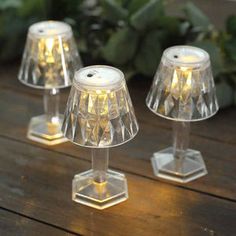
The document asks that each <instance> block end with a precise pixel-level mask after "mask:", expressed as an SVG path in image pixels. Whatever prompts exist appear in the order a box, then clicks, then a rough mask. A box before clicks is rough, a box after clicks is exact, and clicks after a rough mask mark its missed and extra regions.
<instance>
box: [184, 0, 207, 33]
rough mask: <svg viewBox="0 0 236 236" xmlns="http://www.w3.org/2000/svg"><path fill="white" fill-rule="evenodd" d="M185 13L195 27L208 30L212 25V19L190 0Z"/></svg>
mask: <svg viewBox="0 0 236 236" xmlns="http://www.w3.org/2000/svg"><path fill="white" fill-rule="evenodd" d="M184 11H185V14H186V16H187V18H188V19H189V21H190V23H191V24H192V25H193V27H195V28H196V29H197V30H199V31H201V30H204V31H206V30H208V29H209V26H210V21H209V19H208V17H207V16H206V15H204V14H203V12H202V11H201V10H200V9H198V8H197V7H196V6H195V5H194V4H193V3H191V2H188V3H187V4H186V5H185V7H184Z"/></svg>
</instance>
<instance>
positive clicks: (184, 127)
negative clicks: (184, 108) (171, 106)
mask: <svg viewBox="0 0 236 236" xmlns="http://www.w3.org/2000/svg"><path fill="white" fill-rule="evenodd" d="M189 133H190V122H183V121H175V122H173V152H174V153H173V154H174V157H175V159H176V160H181V161H183V159H184V157H185V153H186V150H187V148H188V145H189Z"/></svg>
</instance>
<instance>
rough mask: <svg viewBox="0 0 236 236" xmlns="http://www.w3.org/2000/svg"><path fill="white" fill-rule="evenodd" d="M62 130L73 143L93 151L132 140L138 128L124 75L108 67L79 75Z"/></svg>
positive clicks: (93, 69) (85, 69)
mask: <svg viewBox="0 0 236 236" xmlns="http://www.w3.org/2000/svg"><path fill="white" fill-rule="evenodd" d="M62 130H63V132H64V135H65V136H66V137H67V138H68V139H69V140H71V141H72V142H74V143H76V144H78V145H81V146H86V147H93V148H96V147H97V148H106V147H113V146H117V145H121V144H123V143H125V142H127V141H129V140H130V139H132V138H133V137H134V136H135V135H136V133H137V131H138V124H137V120H136V117H135V114H134V110H133V106H132V102H131V99H130V96H129V92H128V90H127V87H126V83H125V79H124V75H123V73H122V72H121V71H120V70H118V69H116V68H113V67H109V66H90V67H86V68H83V69H80V70H79V71H78V72H76V74H75V78H74V83H73V86H72V88H71V92H70V95H69V99H68V103H67V109H66V112H65V118H64V124H63V127H62Z"/></svg>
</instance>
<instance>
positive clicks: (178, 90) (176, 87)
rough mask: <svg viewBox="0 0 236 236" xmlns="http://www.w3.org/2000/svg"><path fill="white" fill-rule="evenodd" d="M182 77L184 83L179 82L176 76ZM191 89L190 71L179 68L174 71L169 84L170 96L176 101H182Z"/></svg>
mask: <svg viewBox="0 0 236 236" xmlns="http://www.w3.org/2000/svg"><path fill="white" fill-rule="evenodd" d="M177 72H178V73H179V75H182V78H183V80H184V81H180V78H179V77H178V74H177ZM191 89H192V69H191V68H188V67H180V68H177V69H175V70H174V73H173V79H172V83H171V91H170V92H171V94H172V96H173V97H175V98H176V99H179V98H180V99H184V98H186V96H187V95H188V94H189V92H190V90H191Z"/></svg>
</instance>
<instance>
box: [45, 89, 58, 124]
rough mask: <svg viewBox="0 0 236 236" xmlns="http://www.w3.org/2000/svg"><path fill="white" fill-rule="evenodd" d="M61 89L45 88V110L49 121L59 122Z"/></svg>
mask: <svg viewBox="0 0 236 236" xmlns="http://www.w3.org/2000/svg"><path fill="white" fill-rule="evenodd" d="M59 101H60V90H59V89H45V90H44V97H43V103H44V112H45V115H46V117H47V122H49V123H59Z"/></svg>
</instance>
